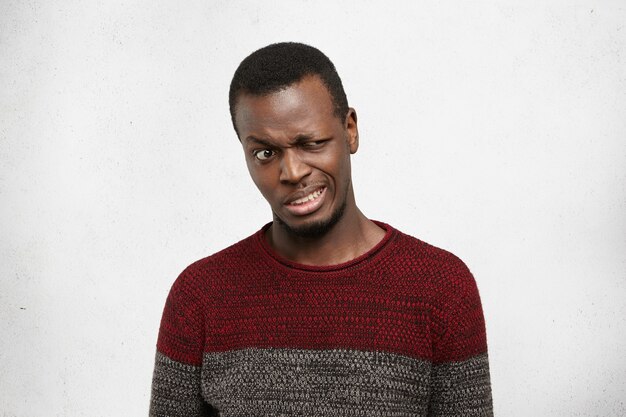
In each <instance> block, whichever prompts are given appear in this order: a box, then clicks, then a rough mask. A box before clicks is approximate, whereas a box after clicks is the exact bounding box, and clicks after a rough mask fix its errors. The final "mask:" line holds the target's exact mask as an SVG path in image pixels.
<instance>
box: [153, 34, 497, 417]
mask: <svg viewBox="0 0 626 417" xmlns="http://www.w3.org/2000/svg"><path fill="white" fill-rule="evenodd" d="M229 101H230V112H231V116H232V121H233V126H234V128H235V131H236V133H237V135H238V137H239V140H240V142H241V145H242V147H243V151H244V154H245V158H246V163H247V166H248V170H249V172H250V176H251V177H252V180H253V181H254V183H255V184H256V186H257V187H258V188H259V190H260V191H261V194H263V197H265V199H266V200H267V202H268V203H269V205H270V207H271V209H272V215H273V221H272V222H271V223H269V224H267V225H265V226H264V227H263V228H262V229H261V230H259V231H258V232H257V233H255V234H254V235H252V236H250V237H249V238H247V239H244V240H243V241H241V242H239V243H237V244H235V245H233V246H231V247H229V248H227V249H224V250H223V251H221V252H218V253H216V254H214V255H212V256H209V257H207V258H205V259H202V260H200V261H198V262H196V263H194V264H192V265H191V266H189V267H188V268H187V269H186V270H185V271H184V272H183V273H182V274H181V275H180V276H179V278H178V279H177V280H176V282H175V283H174V285H173V287H172V289H171V291H170V294H169V297H168V299H167V302H166V305H165V310H164V313H163V318H162V321H161V328H160V332H159V339H158V343H157V357H156V367H155V371H154V379H153V387H152V400H151V408H150V415H152V416H209V415H219V416H223V417H231V416H242V417H243V416H245V417H253V416H259V417H260V416H264V417H270V416H363V417H365V416H368V417H369V416H397V417H400V416H407V417H409V416H490V415H492V404H491V388H490V382H489V369H488V362H487V345H486V337H485V326H484V320H483V313H482V309H481V304H480V299H479V295H478V291H477V288H476V284H475V282H474V279H473V277H472V275H471V274H470V272H469V270H468V269H467V267H466V266H465V265H464V264H463V263H462V262H461V261H460V260H459V259H458V258H456V257H455V256H454V255H452V254H450V253H448V252H445V251H443V250H441V249H437V248H435V247H433V246H430V245H428V244H426V243H424V242H422V241H420V240H417V239H415V238H413V237H410V236H408V235H405V234H403V233H401V232H400V231H398V230H396V229H394V228H393V227H391V226H389V225H387V224H385V223H381V222H375V221H371V220H369V219H368V218H367V217H365V215H363V213H361V211H360V210H359V208H358V207H357V205H356V202H355V197H354V191H353V188H352V180H351V171H350V156H351V154H353V153H355V152H356V151H357V149H358V146H359V135H358V129H357V116H356V112H355V110H354V109H353V108H350V107H348V102H347V99H346V96H345V93H344V90H343V87H342V84H341V80H340V78H339V76H338V75H337V72H336V71H335V68H334V66H333V64H332V63H331V62H330V60H328V58H327V57H326V56H325V55H324V54H322V53H321V52H320V51H318V50H317V49H315V48H312V47H310V46H307V45H302V44H297V43H280V44H274V45H270V46H267V47H265V48H262V49H260V50H258V51H256V52H254V53H253V54H251V55H250V56H249V57H247V58H246V59H245V60H244V61H243V62H242V63H241V64H240V66H239V68H238V69H237V71H236V72H235V75H234V78H233V80H232V83H231V87H230V100H229Z"/></svg>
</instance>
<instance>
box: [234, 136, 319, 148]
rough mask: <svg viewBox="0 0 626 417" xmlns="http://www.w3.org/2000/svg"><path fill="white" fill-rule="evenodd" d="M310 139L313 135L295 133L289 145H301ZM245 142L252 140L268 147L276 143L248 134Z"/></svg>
mask: <svg viewBox="0 0 626 417" xmlns="http://www.w3.org/2000/svg"><path fill="white" fill-rule="evenodd" d="M312 139H315V136H313V135H309V134H300V135H297V136H296V137H295V138H294V139H293V140H292V141H290V142H289V144H290V145H291V146H298V145H302V144H303V143H305V142H308V141H310V140H312ZM245 140H246V142H254V143H257V144H259V145H263V146H267V147H268V148H275V147H276V144H274V143H272V142H271V141H269V140H267V139H261V138H257V137H254V136H248V137H246V139H245Z"/></svg>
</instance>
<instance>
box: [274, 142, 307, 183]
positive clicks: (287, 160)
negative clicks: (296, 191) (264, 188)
mask: <svg viewBox="0 0 626 417" xmlns="http://www.w3.org/2000/svg"><path fill="white" fill-rule="evenodd" d="M310 173H311V167H310V166H309V165H307V164H306V163H305V162H303V161H302V160H301V159H300V156H299V155H298V154H297V152H295V151H294V150H293V149H287V150H285V152H284V153H283V157H282V158H281V161H280V182H282V183H284V184H297V183H299V182H300V181H302V179H303V178H305V177H306V176H307V175H309V174H310Z"/></svg>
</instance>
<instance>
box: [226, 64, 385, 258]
mask: <svg viewBox="0 0 626 417" xmlns="http://www.w3.org/2000/svg"><path fill="white" fill-rule="evenodd" d="M333 110H334V109H333V102H332V98H331V95H330V93H329V92H328V90H327V88H326V86H325V85H324V84H323V82H322V81H321V79H320V78H319V77H318V76H307V77H305V78H303V79H302V80H300V81H298V82H296V83H294V84H292V85H290V86H288V87H287V88H285V89H283V90H281V91H278V92H276V93H271V94H268V95H264V96H253V95H248V94H241V95H240V96H239V98H238V101H237V106H236V112H235V123H236V125H237V130H238V132H239V139H240V141H241V143H242V146H243V150H244V153H245V157H246V163H247V166H248V171H249V172H250V176H251V177H252V180H253V181H254V183H255V184H256V186H257V188H258V189H259V191H261V194H263V197H265V199H266V200H267V202H268V203H269V204H270V207H271V208H272V213H273V216H274V223H273V224H272V226H271V227H270V228H269V229H268V231H267V234H266V238H267V239H268V241H269V243H270V245H271V246H272V247H273V248H274V250H276V252H278V253H279V254H280V255H281V256H283V257H285V258H287V259H289V260H291V261H293V262H297V263H301V264H306V265H336V264H340V263H343V262H347V261H350V260H352V259H354V258H356V257H358V256H360V255H362V254H364V253H366V252H367V251H368V250H370V249H371V248H373V247H374V246H375V245H376V244H377V243H378V242H380V240H381V239H382V238H383V237H384V234H385V232H384V230H382V229H381V228H380V227H378V226H377V225H376V224H375V223H373V222H372V221H370V220H369V219H367V218H366V217H365V215H363V213H362V212H361V211H360V210H359V208H358V207H357V205H356V201H355V198H354V190H353V187H352V177H351V167H350V155H351V154H354V153H355V152H356V151H357V149H358V146H359V141H358V129H357V117H356V112H355V111H354V109H352V108H350V109H349V111H348V114H347V115H346V117H345V119H343V120H342V119H341V118H339V117H337V116H336V115H335V114H334V113H333ZM311 230H315V231H316V232H314V233H312V232H311Z"/></svg>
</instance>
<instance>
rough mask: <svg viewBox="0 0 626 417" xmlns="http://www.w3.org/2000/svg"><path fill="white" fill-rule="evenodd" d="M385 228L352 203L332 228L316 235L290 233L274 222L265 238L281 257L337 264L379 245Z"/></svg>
mask: <svg viewBox="0 0 626 417" xmlns="http://www.w3.org/2000/svg"><path fill="white" fill-rule="evenodd" d="M384 236H385V231H384V230H383V229H381V228H380V227H379V226H377V225H376V224H375V223H374V222H372V221H371V220H369V219H368V218H367V217H365V215H363V213H361V211H360V210H359V209H358V208H357V207H356V206H353V210H348V211H346V212H345V213H344V214H343V216H342V218H341V220H340V221H339V222H337V224H335V225H334V226H333V227H332V228H331V229H330V230H328V231H327V232H326V233H324V234H323V235H321V236H317V237H301V236H297V235H294V234H293V233H290V232H289V231H288V230H287V229H286V228H284V227H282V226H281V225H280V224H278V222H277V221H274V223H273V224H272V226H271V227H270V228H269V229H268V230H267V232H266V234H265V237H266V239H268V242H269V243H270V245H271V246H272V247H273V248H274V250H275V251H276V252H278V254H280V255H281V256H282V257H284V258H286V259H288V260H290V261H292V262H296V263H300V264H304V265H316V266H323V265H337V264H341V263H344V262H348V261H351V260H352V259H355V258H358V257H359V256H361V255H363V254H364V253H366V252H368V251H369V250H370V249H372V248H373V247H374V246H376V245H377V244H378V243H379V242H380V241H381V240H382V239H383V237H384Z"/></svg>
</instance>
